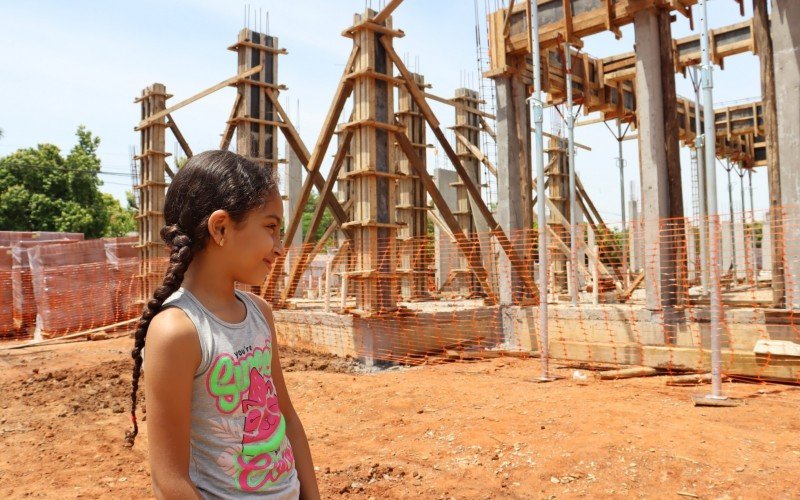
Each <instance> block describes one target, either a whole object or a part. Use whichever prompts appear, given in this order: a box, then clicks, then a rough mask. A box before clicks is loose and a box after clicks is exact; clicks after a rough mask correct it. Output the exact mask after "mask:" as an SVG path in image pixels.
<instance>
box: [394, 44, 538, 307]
mask: <svg viewBox="0 0 800 500" xmlns="http://www.w3.org/2000/svg"><path fill="white" fill-rule="evenodd" d="M381 43H382V44H383V46H384V47H385V48H386V53H387V54H388V55H389V57H390V58H391V59H392V61H393V62H394V64H395V66H397V68H398V70H399V71H400V74H401V75H403V78H404V79H405V80H406V88H408V90H409V93H410V94H411V96H412V97H413V99H414V101H415V102H416V103H417V106H418V107H419V109H420V112H421V113H422V114H423V116H424V117H425V120H426V121H427V122H428V125H429V126H430V127H431V130H432V131H433V134H434V135H435V136H436V138H437V140H438V141H439V144H440V145H441V146H442V149H444V151H445V154H447V157H448V158H449V159H450V162H451V163H452V164H453V166H454V167H455V169H456V171H457V172H458V175H459V177H460V178H461V180H462V182H464V185H465V187H466V188H467V190H468V191H469V194H470V196H471V197H472V200H473V201H474V203H475V205H476V206H477V207H478V209H479V210H480V212H481V215H483V218H484V220H486V222H487V224H488V225H489V228H490V231H491V232H492V234H493V235H494V236H495V238H497V241H498V243H499V244H500V246H501V248H503V250H504V251H505V253H506V255H507V256H508V259H509V261H511V265H512V266H513V267H515V268H517V270H518V272H519V274H520V277H521V278H522V281H523V282H524V283H525V286H526V287H527V288H528V291H529V292H530V294H531V295H532V296H533V297H538V293H539V291H538V288H537V287H536V285H535V283H534V282H533V280H532V279H531V276H530V275H529V273H528V272H526V269H525V263H524V261H523V259H522V258H521V256H520V255H518V254H517V251H516V249H515V248H514V246H513V245H512V244H511V240H509V239H508V237H507V236H506V234H505V231H504V230H503V228H502V227H501V226H500V224H498V223H497V221H496V220H495V218H494V215H492V212H491V211H490V210H489V207H487V206H486V203H485V202H484V200H483V198H482V197H481V192H480V189H479V188H478V187H477V186H475V184H474V183H473V182H472V179H470V177H469V175H468V174H467V171H466V169H465V168H464V166H463V165H462V164H461V161H460V160H459V159H458V155H456V152H455V151H454V150H453V148H452V146H450V143H449V142H448V141H447V138H446V137H445V135H444V132H442V129H441V128H440V126H439V120H438V119H437V118H436V116H435V115H434V113H433V111H432V110H431V108H430V106H428V103H427V102H426V101H425V96H423V95H422V91H421V90H420V89H419V88H417V86H416V85H414V83H413V82H414V79H413V77H412V76H411V72H410V71H408V68H406V65H405V64H404V63H403V60H402V59H400V56H398V55H397V53H396V52H395V51H394V48H393V47H392V44H391V42H390V41H389V40H387V39H386V38H384V37H381Z"/></svg>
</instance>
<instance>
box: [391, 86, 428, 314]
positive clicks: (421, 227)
mask: <svg viewBox="0 0 800 500" xmlns="http://www.w3.org/2000/svg"><path fill="white" fill-rule="evenodd" d="M413 77H414V83H415V84H417V85H418V86H419V87H420V88H421V89H424V88H425V87H426V85H425V78H424V77H423V76H422V75H419V74H416V73H415V74H413ZM397 100H398V102H397V113H396V116H397V121H398V122H399V124H400V126H402V127H403V128H404V129H405V134H406V136H408V138H409V140H410V141H411V143H412V145H413V146H414V150H415V151H416V152H417V155H418V156H419V158H420V160H421V161H422V162H423V164H425V163H426V158H427V152H426V148H427V142H426V130H425V119H424V118H423V117H422V114H421V113H420V112H419V107H418V106H417V104H416V103H415V102H414V100H413V99H412V98H411V94H410V93H409V92H408V90H407V89H406V87H405V86H401V87H399V88H398V89H397ZM395 154H396V158H397V173H398V174H399V175H402V176H404V177H402V178H401V179H400V180H399V181H398V183H397V223H398V224H400V228H399V229H398V230H397V239H398V241H399V242H400V247H399V249H398V250H399V253H400V255H399V258H400V264H399V265H400V267H399V268H398V269H397V273H398V275H399V276H400V285H401V286H400V293H401V296H402V297H403V300H419V299H422V298H425V297H428V295H429V294H428V286H427V284H428V277H429V276H431V275H432V274H433V270H431V269H429V267H430V265H431V264H432V262H431V258H430V256H429V255H428V251H427V248H426V244H425V241H426V237H427V234H428V231H427V222H428V217H427V212H428V200H427V198H428V196H427V192H426V191H425V186H423V185H422V182H421V181H420V180H419V176H418V175H416V173H415V172H414V169H413V168H412V167H411V165H410V162H409V160H408V158H407V157H406V156H405V154H403V152H402V151H400V150H396V151H395Z"/></svg>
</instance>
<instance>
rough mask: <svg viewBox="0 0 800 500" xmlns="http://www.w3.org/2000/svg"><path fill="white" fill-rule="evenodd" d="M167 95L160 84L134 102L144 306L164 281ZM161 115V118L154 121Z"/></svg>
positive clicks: (137, 217) (140, 300)
mask: <svg viewBox="0 0 800 500" xmlns="http://www.w3.org/2000/svg"><path fill="white" fill-rule="evenodd" d="M170 97H172V96H171V95H170V94H167V89H166V87H165V86H164V85H163V84H160V83H154V84H153V85H151V86H149V87H147V88H146V89H144V90H142V95H141V96H140V97H139V98H137V99H136V102H139V103H140V104H141V119H142V122H144V124H142V125H140V126H139V139H140V143H139V147H140V154H139V155H137V156H136V159H137V160H138V161H139V184H138V185H136V186H134V189H136V190H137V191H138V192H139V214H138V215H137V216H136V219H137V221H138V230H139V245H138V246H139V248H140V249H141V253H140V255H141V267H140V273H139V278H140V279H141V284H142V286H141V291H142V294H143V296H140V297H137V301H138V302H139V303H141V304H145V303H146V302H147V300H148V298H149V297H150V294H152V292H153V290H155V289H156V287H158V285H160V284H161V281H162V279H163V277H164V269H165V267H164V262H163V260H164V258H165V257H166V256H167V252H166V248H165V246H164V242H163V241H162V239H161V234H160V233H161V228H162V227H164V198H165V196H166V188H167V182H166V177H165V176H166V173H165V172H166V171H167V168H168V167H167V162H166V158H167V157H168V156H171V155H170V153H167V152H166V128H167V126H168V125H167V116H169V115H166V114H163V113H162V112H163V111H165V110H166V107H167V104H166V103H167V99H169V98H170ZM159 114H162V115H163V116H160V117H157V118H153V117H154V116H158V115H159Z"/></svg>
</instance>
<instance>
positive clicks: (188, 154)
mask: <svg viewBox="0 0 800 500" xmlns="http://www.w3.org/2000/svg"><path fill="white" fill-rule="evenodd" d="M167 126H168V127H169V128H170V130H172V133H173V134H174V135H175V139H177V140H178V144H180V145H181V149H183V152H184V154H186V157H187V158H191V157H192V156H193V155H192V149H191V148H190V147H189V143H187V142H186V139H184V137H183V134H181V130H180V129H179V128H178V125H177V124H176V123H175V120H173V119H172V115H170V114H167ZM172 177H175V176H174V175H172Z"/></svg>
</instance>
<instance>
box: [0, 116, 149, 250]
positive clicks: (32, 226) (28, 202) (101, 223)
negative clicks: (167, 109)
mask: <svg viewBox="0 0 800 500" xmlns="http://www.w3.org/2000/svg"><path fill="white" fill-rule="evenodd" d="M76 136H77V138H78V143H77V144H76V145H75V146H74V147H73V148H72V150H71V151H70V153H69V154H68V155H67V156H66V157H64V156H62V154H61V151H60V150H59V149H58V147H56V146H54V145H52V144H40V145H38V146H37V147H35V148H24V149H19V150H17V151H16V152H14V153H11V154H10V155H8V156H6V157H3V158H0V229H4V230H13V231H68V232H79V233H83V234H84V235H85V236H86V238H98V237H101V236H111V235H119V234H120V233H119V232H120V231H122V230H123V229H124V230H125V232H127V231H128V230H129V229H128V228H132V227H133V216H132V215H131V213H130V209H129V210H127V211H126V210H125V209H123V208H122V206H121V205H120V204H119V202H117V201H116V200H115V199H114V198H113V197H111V196H110V195H104V194H103V193H101V192H100V186H102V184H103V183H102V181H101V180H100V178H99V173H100V168H101V165H100V159H99V158H98V157H97V148H98V146H99V145H100V138H99V137H94V136H92V133H91V132H89V131H88V130H86V128H85V127H83V126H81V127H78V130H77V132H76ZM112 217H113V219H114V220H113V224H112ZM123 234H124V233H123Z"/></svg>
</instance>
